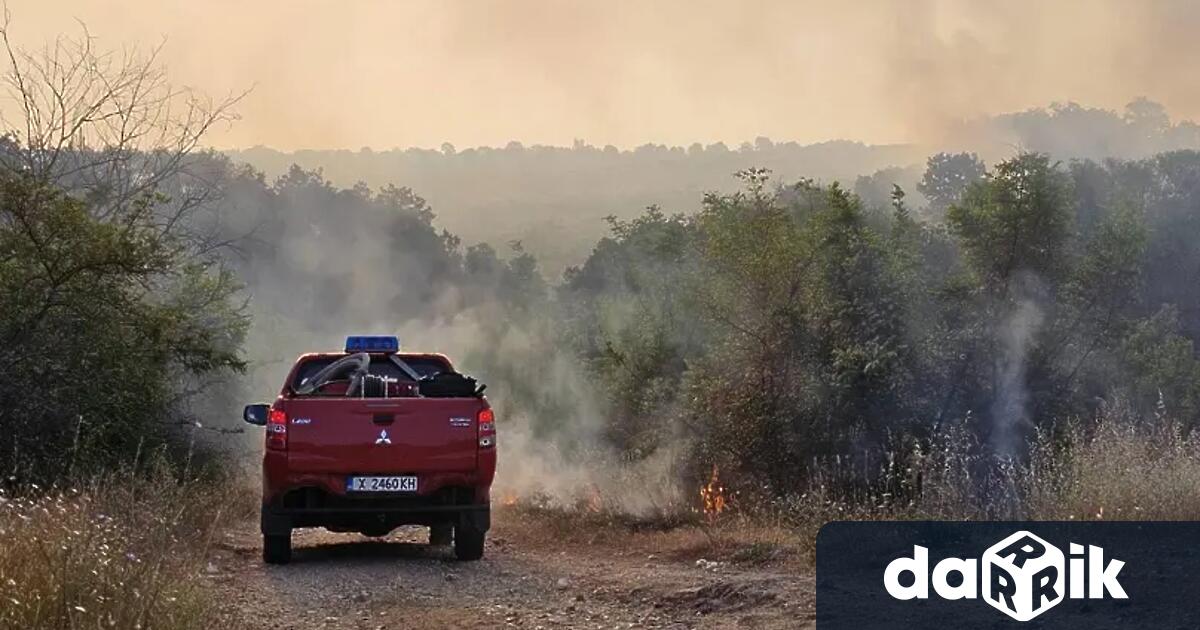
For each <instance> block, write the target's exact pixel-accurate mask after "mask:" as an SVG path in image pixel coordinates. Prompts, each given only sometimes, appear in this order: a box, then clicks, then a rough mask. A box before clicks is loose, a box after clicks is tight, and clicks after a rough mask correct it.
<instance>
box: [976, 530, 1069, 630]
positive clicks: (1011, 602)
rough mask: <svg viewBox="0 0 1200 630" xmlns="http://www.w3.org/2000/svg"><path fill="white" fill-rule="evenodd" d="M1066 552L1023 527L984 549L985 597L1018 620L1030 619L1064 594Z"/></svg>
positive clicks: (1047, 608)
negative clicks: (1022, 529)
mask: <svg viewBox="0 0 1200 630" xmlns="http://www.w3.org/2000/svg"><path fill="white" fill-rule="evenodd" d="M1065 573H1066V556H1064V555H1063V552H1062V550H1060V549H1059V548H1058V547H1055V546H1054V545H1051V544H1050V543H1048V542H1046V541H1045V540H1043V539H1041V538H1039V537H1037V536H1035V535H1033V534H1031V533H1030V532H1025V531H1020V532H1016V533H1015V534H1013V535H1011V536H1009V537H1008V538H1005V539H1004V540H1001V541H1000V542H998V543H996V544H995V545H993V546H991V547H989V548H988V549H987V551H985V552H983V599H984V601H986V602H987V603H989V604H991V605H992V606H993V607H994V608H996V609H997V610H1000V611H1001V612H1003V613H1005V614H1007V615H1008V616H1009V617H1012V618H1013V619H1016V620H1017V621H1029V620H1030V619H1033V618H1034V617H1037V616H1038V615H1040V614H1042V613H1044V612H1046V611H1047V610H1050V609H1051V608H1053V607H1054V606H1055V604H1058V603H1059V602H1061V601H1062V600H1063V597H1064V596H1065V588H1064V585H1065V581H1066V580H1065Z"/></svg>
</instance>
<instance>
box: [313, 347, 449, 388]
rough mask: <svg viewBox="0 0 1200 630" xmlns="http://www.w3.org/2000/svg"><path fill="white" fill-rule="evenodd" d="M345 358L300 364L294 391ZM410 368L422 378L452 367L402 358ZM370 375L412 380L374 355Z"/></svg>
mask: <svg viewBox="0 0 1200 630" xmlns="http://www.w3.org/2000/svg"><path fill="white" fill-rule="evenodd" d="M343 356H345V355H342V356H328V357H316V358H312V359H308V360H306V361H304V362H303V363H301V364H300V367H299V369H297V370H296V375H295V376H294V377H293V378H292V383H291V386H292V389H296V388H297V387H300V384H301V383H303V382H304V380H305V379H307V378H309V377H311V376H313V375H315V374H316V373H317V372H320V371H321V370H323V369H325V368H326V367H328V366H329V365H330V364H331V363H333V362H334V361H337V360H338V359H341V358H342V357H343ZM400 358H401V359H403V360H404V362H405V363H406V364H408V367H410V368H412V370H413V371H414V372H416V373H417V374H418V375H419V376H420V377H422V378H425V377H428V376H436V375H438V374H441V373H442V372H445V371H448V370H449V369H450V366H449V365H448V364H447V363H446V362H445V361H442V360H441V359H437V358H434V357H405V356H401V357H400ZM367 371H368V373H370V374H372V375H375V376H386V377H388V378H390V379H395V380H397V381H399V382H401V383H411V382H412V379H411V378H409V377H408V375H407V374H405V373H404V371H403V370H401V369H400V367H399V366H397V365H396V364H395V363H393V362H392V361H391V360H390V359H389V358H388V357H387V356H385V355H372V356H371V364H370V365H369V366H368V367H367Z"/></svg>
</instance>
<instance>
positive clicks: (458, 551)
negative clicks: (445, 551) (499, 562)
mask: <svg viewBox="0 0 1200 630" xmlns="http://www.w3.org/2000/svg"><path fill="white" fill-rule="evenodd" d="M486 536H487V532H482V531H479V530H478V529H475V528H474V527H471V526H470V525H459V526H458V527H455V528H454V557H455V558H458V559H459V560H478V559H480V558H482V557H483V539H484V537H486Z"/></svg>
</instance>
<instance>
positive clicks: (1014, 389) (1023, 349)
mask: <svg viewBox="0 0 1200 630" xmlns="http://www.w3.org/2000/svg"><path fill="white" fill-rule="evenodd" d="M1017 280H1018V289H1017V290H1016V291H1015V293H1016V294H1017V301H1016V306H1015V308H1013V310H1012V312H1011V313H1010V314H1009V315H1008V316H1007V317H1006V318H1005V319H1004V321H1003V322H1002V323H1001V326H1000V334H999V340H1000V344H1001V345H1000V348H999V353H998V355H997V357H996V364H995V371H996V392H995V398H994V401H993V402H992V407H991V417H992V432H991V442H992V447H993V449H994V451H995V453H996V454H997V455H998V456H1000V457H1001V458H1004V459H1012V458H1015V457H1017V456H1019V455H1021V454H1022V450H1021V449H1022V445H1023V444H1025V443H1026V442H1025V439H1024V436H1023V435H1022V432H1023V431H1025V430H1026V429H1028V428H1029V427H1030V426H1032V422H1031V419H1030V413H1029V402H1030V401H1029V388H1028V386H1027V385H1026V376H1027V374H1026V372H1027V367H1028V365H1029V350H1030V348H1031V347H1032V346H1033V343H1034V338H1035V336H1036V335H1037V333H1038V331H1039V330H1040V328H1041V325H1042V319H1043V314H1042V309H1041V307H1039V306H1038V304H1037V303H1036V302H1035V300H1034V298H1033V297H1032V294H1033V293H1034V292H1035V289H1036V287H1037V285H1038V282H1037V280H1036V279H1035V278H1032V277H1031V276H1022V277H1019V278H1018V279H1017Z"/></svg>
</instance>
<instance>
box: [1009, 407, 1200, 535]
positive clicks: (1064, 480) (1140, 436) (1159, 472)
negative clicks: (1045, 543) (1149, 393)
mask: <svg viewBox="0 0 1200 630" xmlns="http://www.w3.org/2000/svg"><path fill="white" fill-rule="evenodd" d="M1064 434H1065V435H1063V436H1059V437H1058V438H1057V439H1055V440H1050V439H1046V440H1043V441H1042V442H1041V443H1040V444H1039V445H1038V447H1037V448H1036V449H1035V451H1034V456H1033V458H1032V460H1031V463H1030V466H1029V468H1028V470H1027V471H1026V474H1025V476H1024V478H1023V482H1024V486H1025V495H1026V511H1027V515H1028V517H1029V518H1033V519H1039V520H1074V519H1085V520H1098V519H1107V520H1196V519H1200V437H1198V436H1197V435H1196V434H1195V433H1191V434H1188V433H1186V432H1185V431H1184V430H1183V428H1182V427H1180V426H1178V425H1177V424H1175V423H1173V422H1171V421H1169V420H1167V419H1164V418H1154V419H1147V420H1145V421H1143V420H1142V419H1139V418H1137V417H1136V416H1135V415H1134V414H1132V413H1131V412H1130V411H1129V410H1128V409H1126V408H1124V407H1123V406H1120V405H1115V406H1113V407H1110V408H1109V409H1107V410H1105V412H1104V413H1102V414H1101V416H1100V418H1099V419H1098V421H1097V423H1096V424H1095V425H1094V426H1090V427H1085V426H1083V425H1079V424H1072V425H1070V426H1068V427H1067V428H1066V429H1065V431H1064Z"/></svg>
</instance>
